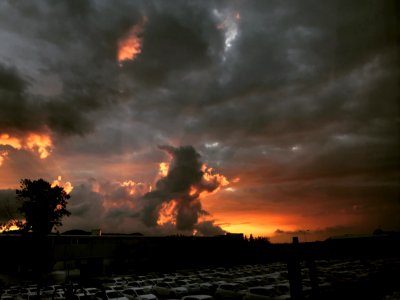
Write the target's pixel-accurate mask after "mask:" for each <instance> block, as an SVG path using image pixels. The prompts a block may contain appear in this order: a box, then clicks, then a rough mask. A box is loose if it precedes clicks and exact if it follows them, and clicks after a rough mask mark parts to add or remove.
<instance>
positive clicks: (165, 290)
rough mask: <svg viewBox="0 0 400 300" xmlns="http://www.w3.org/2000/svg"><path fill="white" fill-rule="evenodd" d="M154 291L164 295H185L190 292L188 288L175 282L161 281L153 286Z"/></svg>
mask: <svg viewBox="0 0 400 300" xmlns="http://www.w3.org/2000/svg"><path fill="white" fill-rule="evenodd" d="M153 292H154V293H155V294H156V295H157V296H163V297H172V298H175V297H179V298H181V297H183V296H186V295H187V293H188V290H187V288H185V287H182V286H178V285H177V284H176V283H175V282H159V283H157V284H156V285H154V286H153Z"/></svg>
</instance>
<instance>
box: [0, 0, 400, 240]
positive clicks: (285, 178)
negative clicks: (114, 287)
mask: <svg viewBox="0 0 400 300" xmlns="http://www.w3.org/2000/svg"><path fill="white" fill-rule="evenodd" d="M0 6H1V9H0V38H1V39H2V40H4V41H7V42H6V43H2V45H1V46H0V105H1V109H0V134H9V135H10V136H12V137H17V138H19V139H24V138H25V137H27V136H28V135H29V134H30V133H35V134H46V135H48V136H50V137H51V140H52V151H51V153H50V155H49V156H48V157H47V158H46V159H43V160H40V159H39V158H38V157H35V155H32V154H34V153H30V150H27V149H21V150H19V151H17V150H16V149H14V148H10V145H8V146H7V145H0V187H1V188H3V189H8V188H10V187H15V186H13V182H15V183H17V182H19V179H20V178H23V177H33V178H35V177H44V178H48V180H52V179H53V178H57V176H58V175H62V176H63V178H66V179H67V180H69V181H71V182H72V183H73V185H74V186H75V187H77V186H79V185H83V186H85V187H86V185H87V180H88V178H95V179H96V181H97V182H114V183H115V182H124V181H126V180H132V181H133V182H151V181H152V180H153V178H154V177H155V176H156V173H157V165H158V163H159V162H161V161H162V160H163V159H164V157H163V154H162V153H160V151H159V149H157V148H156V147H155V145H164V144H167V145H174V146H175V148H174V149H181V148H179V146H180V145H193V147H194V148H195V149H197V151H198V152H199V153H200V154H201V157H202V160H203V161H204V162H205V163H207V165H210V166H214V167H218V168H219V169H220V170H223V173H224V174H225V175H226V176H227V177H228V178H236V177H239V178H240V179H241V180H240V182H239V183H238V184H237V186H235V191H234V192H232V191H231V192H229V193H225V191H224V192H223V193H219V194H216V195H213V197H212V198H211V197H208V198H207V199H205V200H204V201H202V202H201V204H199V201H197V200H196V199H194V200H193V199H192V198H191V197H189V196H190V190H189V196H187V188H188V185H190V184H189V182H190V183H191V182H194V183H196V182H197V181H196V180H197V179H196V178H197V177H195V175H196V173H195V172H193V174H192V175H191V176H194V177H192V178H191V180H193V181H189V179H187V180H188V181H184V182H182V183H181V185H180V186H179V188H181V189H180V190H179V191H178V192H177V193H178V194H179V197H182V199H185V200H182V201H181V202H182V203H181V202H179V203H181V204H180V205H179V207H176V210H175V212H176V213H177V216H178V215H179V217H177V219H176V222H177V224H179V225H177V226H178V227H179V228H186V229H187V228H190V229H195V228H194V227H195V225H194V224H197V223H196V220H197V221H198V219H199V216H201V214H202V213H201V212H202V211H203V210H207V211H209V212H210V213H212V214H213V215H215V216H218V214H221V215H222V214H224V216H225V217H224V218H226V216H227V213H226V212H230V213H231V216H233V215H235V213H236V212H237V210H242V212H243V215H246V214H248V215H250V214H251V213H254V212H255V211H258V210H260V209H261V208H262V209H264V211H265V214H268V213H270V212H273V213H274V214H275V215H276V216H278V215H280V216H285V218H286V219H285V218H283V217H282V220H283V219H285V220H287V221H285V222H283V221H282V222H283V223H284V224H283V223H282V224H277V225H276V226H275V227H274V230H275V229H276V228H283V229H284V230H288V231H295V230H296V228H297V229H299V228H304V227H303V226H302V223H303V222H308V220H310V218H312V220H313V222H314V225H313V228H315V229H316V228H324V227H334V226H337V225H340V226H347V227H348V228H350V227H351V228H353V229H352V230H359V231H372V230H373V229H375V228H376V227H378V226H382V227H385V226H387V227H391V228H400V224H399V223H398V221H397V222H396V221H394V220H393V219H392V218H391V215H392V214H391V212H399V213H400V207H399V206H400V204H399V200H398V199H399V193H400V192H399V191H400V186H399V176H400V174H399V170H400V155H399V151H398V149H399V148H400V139H399V136H400V124H399V102H398V98H399V89H398V82H399V78H400V74H399V69H398V67H397V66H398V65H399V55H398V53H399V39H398V36H399V29H398V15H397V14H396V11H397V3H396V1H384V2H381V1H374V0H368V1H366V2H365V1H363V2H359V1H352V2H351V3H349V2H348V1H347V2H346V1H342V0H335V1H331V2H329V3H317V2H315V1H302V2H296V1H289V2H270V1H264V2H263V1H254V2H251V3H250V2H240V1H239V2H238V1H207V2H187V1H174V2H173V3H165V2H164V1H135V2H132V1H118V3H111V2H108V1H57V2H54V1H47V0H40V1H35V2H23V1H4V2H2V3H1V4H0ZM135 28H136V29H135ZM128 36H135V37H136V38H137V40H136V41H137V42H138V43H139V44H129V43H128V45H135V46H134V47H136V48H135V49H136V50H137V49H140V51H139V52H138V53H137V55H136V56H135V58H134V59H126V60H124V61H123V62H122V63H121V62H119V61H118V53H119V49H120V47H121V41H122V40H124V39H125V38H127V37H128ZM174 151H178V150H174ZM176 155H178V154H176ZM179 155H180V154H179ZM193 159H194V158H193ZM193 161H195V160H193ZM50 165H51V166H52V168H50ZM196 168H197V167H196ZM196 168H195V167H194V166H193V170H194V169H196ZM176 172H178V171H176ZM200 172H202V171H201V168H200ZM203 172H204V171H203ZM173 174H175V173H173ZM171 176H173V177H172V178H171V179H166V178H165V183H163V184H164V186H160V187H157V188H156V189H155V190H152V192H151V193H150V194H148V196H145V198H146V197H147V198H149V199H148V201H147V202H148V203H151V204H147V206H146V205H144V207H145V208H146V209H147V212H146V213H145V214H139V215H140V217H137V218H136V221H135V222H138V224H140V222H141V221H140V220H144V221H145V222H147V225H154V224H155V223H157V220H158V219H157V214H158V212H159V209H160V205H161V207H162V205H163V203H165V202H163V201H161V200H160V199H161V198H163V199H172V196H171V193H172V190H171V189H172V188H170V187H169V186H174V184H175V183H174V182H173V180H174V179H173V178H175V177H176V178H181V176H180V175H179V174H177V175H171ZM196 176H199V175H198V174H197V175H196ZM162 182H164V181H162V179H161V182H160V185H161V183H162ZM15 183H14V185H15ZM185 184H186V185H185ZM208 184H209V183H208ZM200 185H201V184H200ZM175 188H176V189H178V186H177V187H175ZM197 188H198V189H207V187H206V186H204V187H202V186H198V187H197ZM210 189H211V190H212V188H211V187H210ZM89 190H90V189H89ZM74 192H76V195H79V193H78V192H77V191H74ZM119 192H121V193H122V192H123V191H121V190H120V191H119ZM82 193H84V192H83V190H82ZM185 193H186V194H185ZM184 195H186V196H184ZM119 196H121V197H122V196H123V195H119ZM185 197H187V198H185ZM224 197H225V198H224ZM122 198H123V197H122ZM100 199H102V198H101V197H100ZM217 199H218V201H217ZM93 201H94V203H97V202H96V201H97V200H96V201H95V200H93ZM98 201H100V200H98ZM101 201H105V202H107V201H108V200H104V199H103V200H101ZM171 201H172V200H166V202H168V203H170V202H171ZM124 203H125V202H124ZM188 203H190V205H189V204H188ZM124 205H125V204H124ZM165 205H166V204H165ZM206 207H212V209H213V210H212V211H211V210H210V209H205V208H206ZM353 207H357V209H354V208H353ZM166 208H167V207H164V209H166ZM295 211H297V212H298V215H297V216H296V217H295V216H294V215H293V214H294V213H293V212H295ZM216 212H217V213H216ZM118 214H119V212H118V211H115V212H114V215H115V216H117V215H118ZM318 214H322V215H324V216H325V219H324V220H322V219H321V218H319V217H317V215H318ZM311 216H312V217H311ZM133 219H134V218H133ZM248 219H249V220H248V221H249V222H250V221H251V218H250V217H249V218H248ZM74 220H75V221H76V222H78V220H77V219H74ZM325 220H329V224H328V223H326V224H325V223H324V224H322V223H321V222H325ZM335 220H336V221H335ZM234 221H235V220H233V217H232V218H231V219H229V220H226V219H224V220H219V221H218V223H225V222H226V223H234ZM271 222H272V221H271ZM310 222H311V221H310ZM326 222H327V221H326ZM77 224H78V223H77ZM310 225H311V224H310ZM350 225H351V226H350ZM138 226H139V225H138ZM173 227H174V226H172V225H171V228H173ZM347 227H346V228H347ZM270 233H271V234H272V233H273V231H270Z"/></svg>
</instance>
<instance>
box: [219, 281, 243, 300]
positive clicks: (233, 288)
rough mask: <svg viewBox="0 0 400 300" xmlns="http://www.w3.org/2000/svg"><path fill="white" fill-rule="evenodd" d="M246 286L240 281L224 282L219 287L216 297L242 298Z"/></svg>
mask: <svg viewBox="0 0 400 300" xmlns="http://www.w3.org/2000/svg"><path fill="white" fill-rule="evenodd" d="M245 292H246V288H245V287H244V286H243V285H242V284H240V283H223V284H220V285H219V286H218V287H217V290H216V291H215V298H217V299H241V298H242V297H243V295H244V294H245Z"/></svg>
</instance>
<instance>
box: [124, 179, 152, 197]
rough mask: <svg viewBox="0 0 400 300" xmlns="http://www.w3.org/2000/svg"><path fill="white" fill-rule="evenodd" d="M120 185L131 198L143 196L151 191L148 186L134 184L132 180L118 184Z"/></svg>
mask: <svg viewBox="0 0 400 300" xmlns="http://www.w3.org/2000/svg"><path fill="white" fill-rule="evenodd" d="M120 185H121V186H122V187H125V188H126V189H127V190H128V193H129V195H131V196H137V195H144V194H145V193H147V192H149V191H150V190H151V186H150V185H149V184H145V183H142V182H134V181H132V180H126V181H124V182H122V183H120Z"/></svg>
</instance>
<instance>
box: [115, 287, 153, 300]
mask: <svg viewBox="0 0 400 300" xmlns="http://www.w3.org/2000/svg"><path fill="white" fill-rule="evenodd" d="M121 293H122V295H124V296H125V297H126V298H128V299H129V300H157V297H156V295H154V294H148V293H146V292H145V291H144V290H143V289H142V288H127V289H125V290H123V291H122V292H121Z"/></svg>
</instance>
